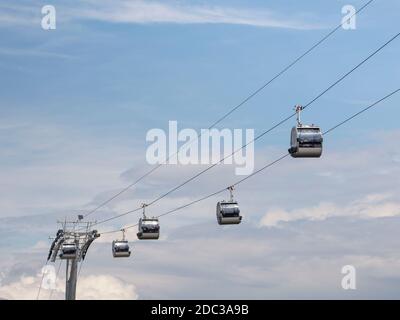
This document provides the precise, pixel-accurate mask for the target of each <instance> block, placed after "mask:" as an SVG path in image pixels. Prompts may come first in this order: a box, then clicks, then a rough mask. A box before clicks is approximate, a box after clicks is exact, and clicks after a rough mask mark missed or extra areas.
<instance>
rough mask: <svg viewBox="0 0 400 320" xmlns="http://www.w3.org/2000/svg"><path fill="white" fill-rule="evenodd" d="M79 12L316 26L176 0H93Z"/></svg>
mask: <svg viewBox="0 0 400 320" xmlns="http://www.w3.org/2000/svg"><path fill="white" fill-rule="evenodd" d="M87 3H89V4H90V7H87V8H85V9H79V10H76V11H75V14H76V15H77V16H80V17H82V18H89V19H95V20H103V21H109V22H118V23H178V24H204V23H220V24H240V25H250V26H257V27H272V28H290V29H312V28H317V26H315V25H312V24H311V23H308V22H301V21H296V20H291V19H288V18H283V17H277V15H276V14H274V13H273V12H271V11H269V10H266V9H262V10H261V9H247V8H233V7H222V6H206V5H202V6H199V5H189V4H183V3H178V2H175V1H169V2H167V1H165V2H161V1H142V0H136V1H125V0H120V1H109V0H103V1H90V2H87Z"/></svg>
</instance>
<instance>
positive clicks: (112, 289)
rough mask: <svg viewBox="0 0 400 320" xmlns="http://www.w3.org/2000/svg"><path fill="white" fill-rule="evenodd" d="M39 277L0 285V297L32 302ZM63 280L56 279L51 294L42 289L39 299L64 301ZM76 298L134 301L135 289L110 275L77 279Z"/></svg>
mask: <svg viewBox="0 0 400 320" xmlns="http://www.w3.org/2000/svg"><path fill="white" fill-rule="evenodd" d="M41 279H42V277H41V275H39V274H38V275H36V276H35V277H34V276H26V275H23V276H21V277H20V278H19V279H18V280H17V281H14V282H11V283H9V284H5V285H0V297H1V298H3V299H8V300H34V299H36V297H37V294H38V289H39V286H40V282H41ZM64 286H65V285H64V279H58V280H57V285H56V288H55V289H54V291H53V292H52V294H51V290H50V289H45V288H42V289H41V291H40V299H41V300H43V299H49V297H50V294H51V297H52V299H64ZM76 298H77V299H79V300H93V299H96V300H106V299H107V300H135V299H137V298H138V294H137V292H136V287H135V286H134V285H133V284H131V283H127V282H125V281H122V280H120V279H119V278H117V277H114V276H110V275H91V276H86V277H85V276H82V277H80V278H79V282H78V286H77V293H76Z"/></svg>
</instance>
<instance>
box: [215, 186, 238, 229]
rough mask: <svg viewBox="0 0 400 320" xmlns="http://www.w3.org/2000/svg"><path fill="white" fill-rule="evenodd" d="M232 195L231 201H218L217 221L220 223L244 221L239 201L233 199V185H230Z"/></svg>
mask: <svg viewBox="0 0 400 320" xmlns="http://www.w3.org/2000/svg"><path fill="white" fill-rule="evenodd" d="M228 190H229V191H230V194H231V197H230V200H229V201H225V200H224V201H220V202H218V203H217V212H216V214H217V221H218V224H220V225H225V224H239V223H240V222H241V221H242V216H241V215H240V209H239V205H238V203H237V202H236V201H235V200H233V187H229V188H228Z"/></svg>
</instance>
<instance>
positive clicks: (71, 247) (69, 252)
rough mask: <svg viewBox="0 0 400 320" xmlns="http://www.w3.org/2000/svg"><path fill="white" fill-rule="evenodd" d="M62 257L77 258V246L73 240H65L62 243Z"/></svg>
mask: <svg viewBox="0 0 400 320" xmlns="http://www.w3.org/2000/svg"><path fill="white" fill-rule="evenodd" d="M60 251H61V252H60V259H76V257H77V251H78V249H77V246H76V244H75V243H73V242H65V243H63V244H62V245H61V249H60Z"/></svg>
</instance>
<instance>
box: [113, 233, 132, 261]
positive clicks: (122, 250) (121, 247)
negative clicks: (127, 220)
mask: <svg viewBox="0 0 400 320" xmlns="http://www.w3.org/2000/svg"><path fill="white" fill-rule="evenodd" d="M121 231H122V240H114V241H113V242H112V253H113V257H114V258H129V257H130V255H131V251H130V250H129V244H128V241H127V240H125V229H122V230H121Z"/></svg>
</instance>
